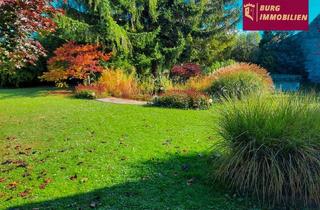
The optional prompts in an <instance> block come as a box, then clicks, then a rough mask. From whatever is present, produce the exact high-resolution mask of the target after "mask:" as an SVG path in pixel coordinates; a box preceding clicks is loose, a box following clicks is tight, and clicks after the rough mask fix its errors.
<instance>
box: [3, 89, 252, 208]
mask: <svg viewBox="0 0 320 210" xmlns="http://www.w3.org/2000/svg"><path fill="white" fill-rule="evenodd" d="M47 91H48V89H47V90H46V89H40V88H32V89H15V90H5V89H2V90H0V161H1V165H0V170H1V173H0V209H6V208H19V209H32V208H36V207H40V209H42V208H41V207H45V209H87V208H93V207H95V208H100V209H223V210H227V209H232V210H236V209H249V208H248V206H246V204H245V203H244V202H242V201H241V199H240V198H237V197H234V196H232V195H229V193H227V191H226V190H223V189H222V188H221V187H218V186H212V185H210V184H209V179H208V172H209V169H208V168H209V164H208V159H209V157H208V155H209V153H210V149H211V147H212V145H213V143H214V141H215V139H217V138H219V137H218V135H217V132H216V128H215V125H216V120H217V113H216V111H215V110H216V108H217V107H213V109H212V110H209V111H191V110H190V111H185V110H174V109H161V108H154V107H143V106H134V105H115V104H107V103H102V102H97V101H89V100H78V99H73V98H71V97H67V96H61V95H52V94H48V92H47ZM210 186H211V187H210ZM247 205H249V204H247Z"/></svg>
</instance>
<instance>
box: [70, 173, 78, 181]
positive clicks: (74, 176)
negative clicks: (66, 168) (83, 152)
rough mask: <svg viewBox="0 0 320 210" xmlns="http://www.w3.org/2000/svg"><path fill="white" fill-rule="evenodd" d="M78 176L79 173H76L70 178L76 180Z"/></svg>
mask: <svg viewBox="0 0 320 210" xmlns="http://www.w3.org/2000/svg"><path fill="white" fill-rule="evenodd" d="M77 178H78V176H77V174H75V175H73V176H70V178H69V179H70V180H72V181H74V180H76V179H77Z"/></svg>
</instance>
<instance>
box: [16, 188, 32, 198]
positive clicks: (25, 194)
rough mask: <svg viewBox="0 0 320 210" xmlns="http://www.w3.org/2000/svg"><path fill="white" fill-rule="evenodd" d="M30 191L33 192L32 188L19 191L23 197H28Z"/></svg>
mask: <svg viewBox="0 0 320 210" xmlns="http://www.w3.org/2000/svg"><path fill="white" fill-rule="evenodd" d="M30 193H31V190H30V189H26V190H25V191H23V192H20V193H19V196H20V197H22V198H25V197H27V196H28V195H29V194H30Z"/></svg>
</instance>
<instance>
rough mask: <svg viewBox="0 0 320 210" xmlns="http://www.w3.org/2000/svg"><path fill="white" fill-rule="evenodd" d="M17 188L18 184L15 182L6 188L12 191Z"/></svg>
mask: <svg viewBox="0 0 320 210" xmlns="http://www.w3.org/2000/svg"><path fill="white" fill-rule="evenodd" d="M17 186H18V183H17V182H11V183H9V184H8V186H7V188H8V189H9V190H13V189H15V188H16V187H17Z"/></svg>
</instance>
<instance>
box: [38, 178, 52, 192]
mask: <svg viewBox="0 0 320 210" xmlns="http://www.w3.org/2000/svg"><path fill="white" fill-rule="evenodd" d="M51 182H52V179H50V178H48V179H46V180H44V182H43V183H42V184H41V185H40V186H39V188H40V189H41V190H43V189H45V188H46V187H47V185H48V184H49V183H51Z"/></svg>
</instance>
